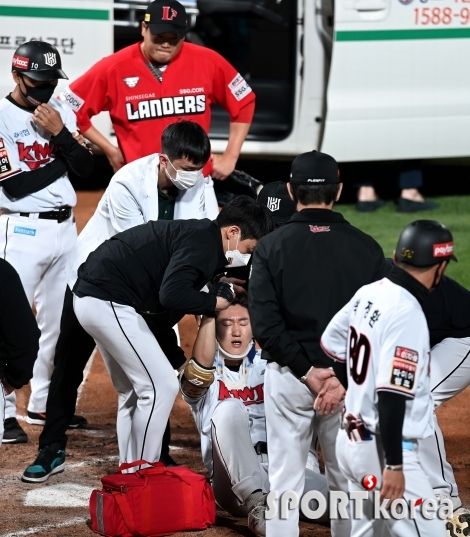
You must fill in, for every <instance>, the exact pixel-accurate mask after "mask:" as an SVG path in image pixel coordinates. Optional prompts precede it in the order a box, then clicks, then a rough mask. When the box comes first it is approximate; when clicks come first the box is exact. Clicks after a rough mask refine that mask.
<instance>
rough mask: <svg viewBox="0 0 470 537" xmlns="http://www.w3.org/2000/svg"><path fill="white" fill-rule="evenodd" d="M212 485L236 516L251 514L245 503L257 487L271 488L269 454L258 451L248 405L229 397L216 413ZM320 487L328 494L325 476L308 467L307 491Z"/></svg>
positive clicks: (220, 500)
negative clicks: (252, 438)
mask: <svg viewBox="0 0 470 537" xmlns="http://www.w3.org/2000/svg"><path fill="white" fill-rule="evenodd" d="M211 421H212V458H213V476H212V488H213V490H214V495H215V499H216V500H217V503H218V505H220V507H222V508H223V509H225V511H227V512H228V513H230V514H231V515H233V516H247V515H248V508H247V507H246V506H245V505H243V504H244V503H245V502H246V501H247V500H248V497H249V496H250V494H251V493H253V492H254V491H255V490H262V491H263V492H269V479H268V456H267V455H266V454H264V453H263V454H260V455H257V454H256V452H255V450H254V449H253V444H252V440H251V436H250V428H249V427H250V424H249V417H248V412H247V411H246V407H245V405H244V404H243V403H242V402H241V401H240V400H239V399H226V400H224V401H222V402H221V403H220V404H219V405H218V406H217V407H216V409H215V411H214V414H213V415H212V420H211ZM309 490H318V491H320V492H321V493H322V494H323V495H324V496H325V498H327V496H328V494H327V493H328V484H327V481H326V478H325V476H323V475H321V474H320V473H316V472H314V471H313V470H310V469H306V479H305V492H307V491H309Z"/></svg>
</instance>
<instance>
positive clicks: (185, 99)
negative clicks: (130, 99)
mask: <svg viewBox="0 0 470 537" xmlns="http://www.w3.org/2000/svg"><path fill="white" fill-rule="evenodd" d="M205 111H206V96H205V95H184V96H178V97H162V98H161V99H149V100H144V101H140V102H139V103H138V104H133V103H126V112H127V119H128V120H129V121H142V120H144V119H153V118H155V117H163V116H165V117H169V116H187V115H189V114H203V113H204V112H205Z"/></svg>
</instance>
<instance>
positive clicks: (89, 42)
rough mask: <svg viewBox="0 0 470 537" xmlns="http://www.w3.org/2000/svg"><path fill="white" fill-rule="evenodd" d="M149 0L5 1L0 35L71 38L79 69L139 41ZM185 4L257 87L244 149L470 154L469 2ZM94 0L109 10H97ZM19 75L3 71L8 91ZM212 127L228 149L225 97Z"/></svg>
mask: <svg viewBox="0 0 470 537" xmlns="http://www.w3.org/2000/svg"><path fill="white" fill-rule="evenodd" d="M149 1H150V0H149ZM147 3H148V2H147V1H146V0H126V1H124V0H123V1H121V0H116V1H115V3H113V2H112V1H111V0H107V1H105V0H61V2H60V3H59V2H57V1H56V0H23V1H22V2H21V7H20V5H19V4H18V3H16V2H14V0H0V25H1V28H2V32H0V33H1V34H2V35H3V34H4V35H5V36H6V35H7V34H8V35H9V36H10V38H9V39H10V41H9V43H10V45H11V43H13V42H14V41H12V40H14V39H16V38H18V36H27V37H28V39H30V38H32V37H36V38H40V37H41V38H43V39H44V40H47V41H49V40H50V36H49V34H51V36H52V34H54V37H56V38H57V39H59V40H60V41H58V43H62V42H63V41H62V40H64V39H67V38H72V39H73V42H74V46H75V48H74V52H73V53H72V54H74V55H70V56H67V54H68V52H67V51H66V49H65V48H64V49H60V48H59V50H60V51H61V53H62V54H63V64H64V70H65V72H66V73H67V74H68V75H69V78H70V79H74V78H76V77H78V76H79V75H80V74H81V73H82V72H84V71H85V70H86V69H87V68H88V67H90V66H91V65H92V64H93V63H94V62H96V61H97V60H98V59H100V58H101V57H103V56H105V55H107V54H110V53H112V52H113V44H112V39H113V31H114V38H115V43H117V44H118V46H121V45H122V46H124V45H126V44H129V43H132V42H136V41H138V40H139V38H140V30H139V21H140V20H142V18H143V13H144V10H145V7H146V5H147ZM182 3H184V4H185V6H186V7H187V10H188V13H189V14H190V17H191V29H190V31H189V32H188V37H187V38H188V40H190V41H192V42H195V43H199V44H203V45H206V46H209V47H211V48H214V49H215V50H217V51H218V52H219V53H221V54H222V55H223V56H225V57H226V58H227V59H228V60H229V61H230V62H231V63H232V64H233V65H234V66H235V67H236V68H237V69H238V70H239V71H240V73H241V74H242V75H243V76H244V77H245V78H246V79H247V80H248V82H249V84H250V85H251V86H252V87H253V90H254V91H255V93H256V95H257V108H256V112H255V117H254V121H253V125H252V128H251V130H250V133H249V136H248V139H247V141H246V142H245V144H244V146H243V153H244V154H245V155H247V154H253V155H258V156H262V155H264V156H272V157H275V158H279V157H288V158H289V157H292V156H294V155H298V154H299V153H302V152H305V151H310V150H311V149H321V150H322V151H325V152H328V153H331V154H333V155H335V157H336V158H337V160H339V161H342V162H351V161H371V160H395V159H396V160H398V159H400V160H401V159H415V158H420V159H421V158H424V159H426V158H452V157H463V156H468V155H470V144H469V142H468V141H469V140H470V70H469V69H468V68H467V67H466V64H465V60H466V59H467V58H468V57H470V0H336V2H335V1H334V0H251V1H245V0H197V1H196V0H182ZM58 4H60V8H57V7H55V6H57V5H58ZM13 6H14V7H13ZM47 10H49V11H47ZM67 10H69V12H68V14H67ZM93 10H95V15H96V14H97V13H98V11H99V12H101V15H100V17H102V18H101V19H98V18H92V17H91V15H92V14H93ZM105 11H106V12H107V13H108V18H107V19H105V18H104V12H105ZM41 12H42V13H41ZM72 12H75V13H72ZM80 12H81V13H82V15H86V16H87V17H89V18H88V19H80ZM72 15H73V16H75V17H76V18H72ZM34 32H36V33H34ZM54 32H55V33H54ZM36 34H38V35H36ZM55 34H57V36H56V35H55ZM59 34H60V35H59ZM62 34H63V35H62ZM6 39H7V37H2V36H0V58H1V60H2V61H1V64H2V65H3V66H8V65H9V62H10V61H11V55H12V53H13V50H14V48H16V47H12V46H5V40H6ZM7 69H8V67H7ZM8 83H9V81H8V77H5V76H4V77H2V82H1V83H0V85H1V86H2V88H1V89H2V90H3V94H5V93H6V92H8V91H11V83H10V84H8ZM97 120H98V122H102V121H103V120H102V119H101V118H97ZM103 125H105V124H104V123H100V124H99V125H98V124H97V126H98V128H101V129H103V132H104V133H106V132H108V133H109V136H110V137H111V138H112V132H111V128H110V126H109V123H107V124H106V127H105V128H103ZM210 135H211V139H212V142H213V149H214V152H222V151H223V150H224V149H225V145H226V142H225V140H226V139H227V136H228V117H227V115H226V114H225V112H224V111H223V110H222V109H220V108H218V107H214V110H213V121H212V126H211V131H210Z"/></svg>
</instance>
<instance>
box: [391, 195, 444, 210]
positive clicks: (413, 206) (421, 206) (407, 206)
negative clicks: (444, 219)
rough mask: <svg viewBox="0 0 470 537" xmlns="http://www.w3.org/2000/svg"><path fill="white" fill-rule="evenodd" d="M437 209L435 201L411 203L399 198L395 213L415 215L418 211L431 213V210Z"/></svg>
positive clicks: (411, 201) (437, 205)
mask: <svg viewBox="0 0 470 537" xmlns="http://www.w3.org/2000/svg"><path fill="white" fill-rule="evenodd" d="M438 207H439V203H437V202H435V201H428V200H424V201H413V200H407V199H405V198H400V199H399V200H398V207H397V211H398V212H399V213H417V212H418V211H432V210H433V209H437V208H438Z"/></svg>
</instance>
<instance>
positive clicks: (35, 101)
mask: <svg viewBox="0 0 470 537" xmlns="http://www.w3.org/2000/svg"><path fill="white" fill-rule="evenodd" d="M21 80H22V81H23V84H24V86H25V88H26V93H24V92H23V90H22V89H21V86H20V85H19V88H20V91H21V95H23V97H24V98H25V99H26V100H27V101H28V103H30V104H31V106H32V107H33V108H37V107H38V106H39V105H40V104H42V103H47V102H49V100H50V98H51V97H52V95H54V91H55V88H56V85H55V84H49V83H46V84H41V85H40V86H28V85H27V84H26V82H25V81H24V78H23V77H21Z"/></svg>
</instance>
